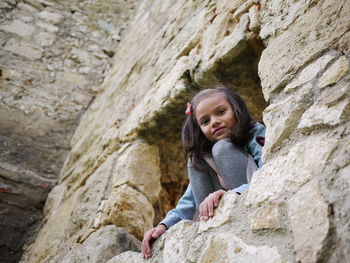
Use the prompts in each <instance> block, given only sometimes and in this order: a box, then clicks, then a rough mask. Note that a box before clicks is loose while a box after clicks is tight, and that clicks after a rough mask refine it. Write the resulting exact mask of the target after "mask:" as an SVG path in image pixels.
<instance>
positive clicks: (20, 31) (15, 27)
mask: <svg viewBox="0 0 350 263" xmlns="http://www.w3.org/2000/svg"><path fill="white" fill-rule="evenodd" d="M0 30H3V31H6V32H10V33H14V34H17V35H18V36H21V37H28V36H31V35H33V33H34V31H35V27H34V26H32V25H29V24H27V23H24V22H23V21H21V20H14V21H12V23H11V24H9V25H0Z"/></svg>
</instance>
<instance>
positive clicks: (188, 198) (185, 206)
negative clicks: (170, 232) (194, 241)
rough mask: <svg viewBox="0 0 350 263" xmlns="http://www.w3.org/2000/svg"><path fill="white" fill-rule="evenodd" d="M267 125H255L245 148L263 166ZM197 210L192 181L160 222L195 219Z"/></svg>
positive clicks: (244, 189) (244, 187)
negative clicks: (263, 141)
mask: <svg viewBox="0 0 350 263" xmlns="http://www.w3.org/2000/svg"><path fill="white" fill-rule="evenodd" d="M265 130H266V128H265V126H263V125H262V124H260V123H258V122H257V123H256V124H255V127H254V134H253V136H252V138H251V139H250V141H249V142H248V144H247V145H246V146H245V147H244V149H245V150H246V151H247V152H248V153H250V154H251V155H252V157H253V159H254V161H255V163H256V165H257V167H258V169H259V168H261V167H262V165H263V163H262V161H261V152H262V146H263V143H262V142H261V140H264V138H265ZM248 188H249V184H243V185H241V186H239V187H237V188H235V189H233V190H234V191H235V192H238V193H242V192H244V191H246V190H248ZM195 211H196V203H195V201H194V196H193V192H192V187H191V183H189V184H188V186H187V189H186V191H185V193H184V194H183V196H182V197H181V198H180V200H179V202H178V203H177V205H176V207H175V208H174V209H172V210H170V211H169V212H168V213H167V215H166V217H165V218H164V219H163V220H162V221H161V222H160V224H164V225H166V226H167V227H168V228H169V227H171V226H173V225H175V224H176V223H178V222H179V221H180V220H183V219H190V220H192V219H193V216H194V213H195Z"/></svg>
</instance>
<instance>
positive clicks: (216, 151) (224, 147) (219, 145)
mask: <svg viewBox="0 0 350 263" xmlns="http://www.w3.org/2000/svg"><path fill="white" fill-rule="evenodd" d="M234 148H235V146H234V144H233V143H231V142H230V141H229V140H227V139H221V140H218V141H217V142H216V143H215V144H214V146H213V148H212V150H211V151H212V155H213V156H214V157H215V156H220V155H222V154H225V153H226V152H229V151H232V150H233V149H234Z"/></svg>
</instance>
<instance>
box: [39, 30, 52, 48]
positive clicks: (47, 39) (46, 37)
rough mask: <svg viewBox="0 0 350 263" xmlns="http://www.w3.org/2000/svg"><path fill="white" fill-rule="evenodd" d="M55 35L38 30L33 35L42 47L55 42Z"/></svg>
mask: <svg viewBox="0 0 350 263" xmlns="http://www.w3.org/2000/svg"><path fill="white" fill-rule="evenodd" d="M55 39H56V36H55V35H54V34H51V33H47V32H40V33H38V34H36V35H35V36H34V40H35V42H36V43H37V44H39V45H40V46H42V47H48V46H51V45H52V44H53V43H54V42H55Z"/></svg>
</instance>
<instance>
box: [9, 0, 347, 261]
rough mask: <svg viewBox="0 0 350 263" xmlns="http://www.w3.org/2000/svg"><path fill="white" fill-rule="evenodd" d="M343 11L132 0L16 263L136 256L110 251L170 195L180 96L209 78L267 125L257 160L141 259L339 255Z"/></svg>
mask: <svg viewBox="0 0 350 263" xmlns="http://www.w3.org/2000/svg"><path fill="white" fill-rule="evenodd" d="M109 4H110V5H111V6H113V3H112V2H110V3H109ZM349 16H350V8H349V6H348V5H347V3H346V1H345V0H339V1H331V0H324V1H311V0H310V1H306V0H305V1H303V0H299V1H287V0H286V1H277V0H267V1H242V0H235V1H232V0H231V1H224V0H222V1H209V0H208V1H184V0H183V1H182V0H181V1H170V0H164V1H151V0H144V1H140V2H139V3H138V4H137V11H136V14H135V16H134V18H133V20H132V21H131V23H130V24H129V28H128V34H126V35H125V36H124V37H123V39H122V41H121V43H120V44H119V46H118V48H117V49H116V50H115V55H114V56H113V58H112V59H113V61H112V67H111V69H110V70H109V71H108V74H107V75H106V77H105V78H104V79H103V83H102V84H101V85H97V86H99V90H98V94H97V96H96V98H95V99H94V100H93V101H92V103H91V104H90V105H89V107H87V110H86V112H85V113H84V115H82V117H81V119H80V123H79V126H78V127H77V129H76V130H75V132H74V135H73V137H72V139H71V142H70V151H69V154H68V157H67V158H66V160H65V163H64V166H63V168H62V170H61V172H60V176H59V182H58V185H57V186H55V187H54V188H53V190H52V191H51V192H50V194H49V196H48V199H47V200H46V204H45V208H44V216H45V218H44V224H43V226H42V227H41V229H40V231H39V232H38V234H37V236H36V238H35V241H34V242H33V243H32V244H31V245H30V246H28V247H27V248H26V252H25V254H24V256H23V258H22V262H107V261H108V262H109V263H112V262H114V263H115V262H143V260H142V259H141V256H140V254H139V253H138V252H132V251H129V252H125V253H121V252H123V251H126V250H133V251H137V247H138V246H139V242H138V241H137V240H136V239H135V237H136V238H138V239H141V238H142V235H143V233H144V232H145V231H146V230H147V229H149V228H151V227H152V225H154V224H156V223H157V222H159V220H160V219H161V218H162V217H163V216H164V214H165V212H166V211H167V210H168V209H169V208H171V207H173V205H174V202H175V201H176V199H178V197H179V196H180V195H181V193H182V191H183V189H184V186H185V185H186V183H187V177H186V170H185V167H184V163H185V161H184V159H183V157H182V153H181V146H180V143H179V134H180V129H181V125H182V122H183V120H184V117H185V116H184V114H183V113H184V110H185V105H186V102H187V101H188V100H189V99H190V98H191V96H193V94H194V93H196V92H197V91H198V90H200V89H202V88H205V87H212V86H214V85H216V84H224V85H226V86H228V87H230V88H232V89H233V90H235V91H237V92H238V93H240V94H241V95H242V97H243V98H244V99H245V100H246V102H247V104H248V107H249V109H250V111H251V112H252V113H253V115H254V117H255V119H256V120H258V121H261V120H263V122H264V123H265V125H266V126H267V134H266V144H265V146H264V157H263V159H264V162H265V165H264V167H263V168H262V169H261V170H259V171H258V172H256V173H255V174H254V177H253V181H252V184H251V188H250V190H249V191H248V193H246V194H245V195H242V196H237V195H235V194H234V193H227V194H226V195H225V196H224V198H223V201H222V202H221V205H220V207H219V208H218V210H217V211H216V214H215V217H214V218H213V219H211V220H209V221H208V222H201V223H193V222H190V221H184V222H181V223H179V224H177V225H176V226H174V227H173V228H171V229H170V230H169V231H168V232H167V233H166V234H164V235H163V236H162V238H160V239H159V240H158V241H157V242H156V243H155V245H154V249H155V255H154V257H153V258H152V259H151V260H149V262H167V263H168V262H201V263H203V262H303V263H304V262H348V261H349V260H350V258H349V255H350V246H349V243H350V240H349V236H350V233H349V218H348V217H349V216H348V215H349V212H350V202H349V198H347V196H348V195H349V184H350V181H349V174H350V168H349V163H350V155H349V152H348V151H349V146H350V139H349V138H350V137H349V132H350V125H349V118H350V108H349V107H350V106H349V105H350V104H349V103H350V102H349V100H350V98H349V92H350V89H349V86H350V84H349V82H350V77H349V76H350V75H349V55H350V50H349V46H350V45H349V42H350V33H349V29H350V21H349V19H348V17H349ZM7 45H8V42H6V44H5V48H4V49H6V46H7ZM7 50H9V51H11V50H10V49H9V48H7ZM87 54H90V53H89V52H87ZM88 75H89V74H88ZM116 240H119V242H116ZM117 244H119V245H117ZM120 244H123V246H121V245H120ZM120 253H121V254H120ZM117 254H119V255H117ZM114 255H116V256H115V257H114Z"/></svg>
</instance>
